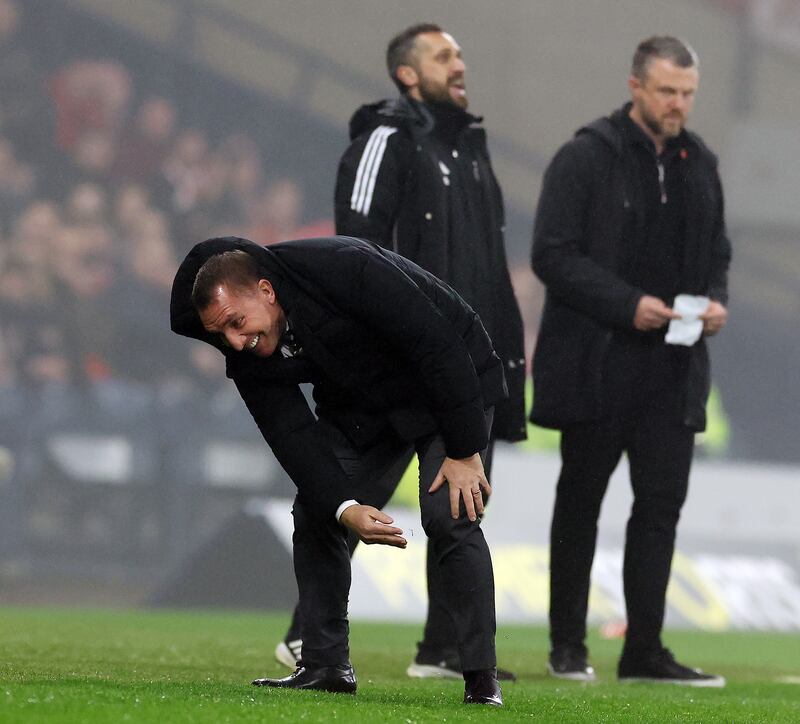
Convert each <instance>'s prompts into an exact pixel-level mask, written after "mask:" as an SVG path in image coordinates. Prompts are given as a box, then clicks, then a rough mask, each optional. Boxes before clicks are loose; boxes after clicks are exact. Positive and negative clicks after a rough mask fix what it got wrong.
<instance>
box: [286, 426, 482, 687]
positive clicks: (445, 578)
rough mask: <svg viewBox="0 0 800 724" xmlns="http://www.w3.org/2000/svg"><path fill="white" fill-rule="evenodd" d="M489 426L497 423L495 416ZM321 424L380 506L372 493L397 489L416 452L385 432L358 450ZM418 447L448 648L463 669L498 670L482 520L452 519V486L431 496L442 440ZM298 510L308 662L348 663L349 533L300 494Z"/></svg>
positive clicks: (363, 496)
mask: <svg viewBox="0 0 800 724" xmlns="http://www.w3.org/2000/svg"><path fill="white" fill-rule="evenodd" d="M487 423H488V424H489V425H490V424H491V413H489V414H488V415H487ZM319 424H322V425H324V429H325V430H326V433H327V436H328V437H329V439H330V440H331V444H332V446H333V448H334V450H335V453H336V456H337V457H338V458H339V461H340V463H341V464H342V467H343V468H344V469H345V471H346V472H347V473H348V474H349V475H350V476H351V477H353V478H355V479H357V480H358V481H359V488H360V490H361V491H362V492H361V493H360V494H359V496H358V497H359V500H361V501H362V502H365V503H369V504H372V505H374V504H375V502H377V501H375V498H374V497H373V496H371V495H370V491H371V490H372V489H373V488H376V489H385V488H386V484H385V482H384V481H385V479H386V478H388V479H390V480H393V481H394V485H395V486H396V482H397V480H398V479H399V477H400V476H401V475H402V472H403V470H404V469H405V466H406V465H407V464H408V460H409V456H410V450H411V449H410V448H409V444H408V443H407V442H405V441H403V440H401V439H399V438H397V437H395V436H393V435H385V436H384V437H383V438H381V440H380V441H379V442H378V443H377V444H375V445H373V446H372V447H371V448H369V449H368V450H359V451H356V450H355V449H354V448H353V447H352V446H351V445H350V444H349V443H348V442H347V440H346V439H345V438H344V436H343V435H341V433H340V432H339V431H338V430H336V429H335V428H333V427H331V426H328V425H325V423H319ZM415 448H416V452H417V455H418V456H419V461H420V508H421V514H422V527H423V529H424V530H425V533H426V535H427V536H428V550H429V557H430V558H431V559H432V564H431V565H432V566H434V567H435V569H436V571H437V572H438V574H439V577H438V578H437V583H436V590H438V591H439V593H440V595H441V597H442V599H443V609H444V612H445V615H446V616H447V618H448V622H449V623H450V625H451V627H452V629H451V630H453V631H454V639H453V640H451V641H449V642H448V643H449V644H450V645H452V643H453V641H455V643H456V649H457V653H458V655H459V657H460V659H461V663H462V666H463V668H464V670H466V671H470V670H477V669H489V668H492V667H494V666H495V665H496V661H495V648H494V637H495V609H494V576H493V572H492V561H491V556H490V554H489V548H488V546H487V544H486V540H485V539H484V537H483V532H482V530H481V528H480V524H479V522H471V521H469V519H468V518H467V517H466V515H465V514H463V512H462V515H461V516H460V517H459V518H458V519H457V520H453V519H452V517H451V516H450V498H449V491H448V486H447V485H446V484H445V485H443V486H442V487H441V488H439V490H437V491H436V492H435V493H433V494H430V493H428V488H429V487H430V485H431V484H432V482H433V480H434V478H435V476H436V474H437V473H438V471H439V468H440V467H441V465H442V462H443V461H444V458H445V450H444V443H443V441H442V438H441V437H440V436H439V435H429V436H426V437H424V438H421V439H420V440H417V441H416V445H415ZM391 490H392V491H393V490H394V487H392V488H391ZM370 498H372V499H370ZM383 502H384V503H385V500H384V501H383ZM376 507H377V506H376ZM292 512H293V515H294V522H295V532H294V536H293V544H294V565H295V576H296V578H297V585H298V590H299V593H300V601H299V604H298V614H299V619H300V620H301V621H302V628H301V634H302V639H303V651H302V659H303V664H304V665H305V666H309V667H317V666H327V665H335V664H342V663H345V662H346V661H348V660H349V649H348V623H347V599H348V593H349V589H350V551H349V550H348V546H347V543H346V535H345V529H344V528H343V527H342V526H340V525H339V524H338V523H337V522H336V521H334V520H330V521H324V522H323V523H320V522H319V521H318V520H315V519H314V518H312V517H310V516H309V515H308V513H307V512H306V511H305V510H304V508H303V504H302V501H301V500H300V498H299V497H298V498H296V499H295V504H294V507H293V510H292ZM295 618H296V619H297V618H298V616H296V617H295Z"/></svg>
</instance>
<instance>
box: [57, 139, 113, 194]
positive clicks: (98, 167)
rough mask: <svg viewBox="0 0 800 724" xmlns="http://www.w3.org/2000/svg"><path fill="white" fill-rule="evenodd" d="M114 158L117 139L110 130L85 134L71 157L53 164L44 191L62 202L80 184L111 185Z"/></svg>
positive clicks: (70, 153) (67, 155) (72, 150)
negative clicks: (115, 139) (110, 176)
mask: <svg viewBox="0 0 800 724" xmlns="http://www.w3.org/2000/svg"><path fill="white" fill-rule="evenodd" d="M114 155H115V145H114V137H113V136H112V135H111V134H110V133H109V132H108V131H102V130H88V131H85V132H84V133H82V134H81V135H80V136H79V137H78V138H77V139H76V141H75V143H74V144H73V145H72V149H71V151H70V152H69V153H68V154H64V155H61V156H59V158H58V159H57V160H53V161H51V162H50V169H51V173H50V174H48V177H47V179H46V180H45V182H44V183H43V184H42V187H43V191H44V192H45V194H46V195H47V196H48V197H49V198H53V199H59V200H61V199H63V198H64V197H65V194H68V193H69V191H70V189H71V188H72V187H73V186H75V185H76V184H80V183H84V182H91V183H97V184H102V185H105V184H107V183H108V181H109V173H110V171H111V164H112V163H113V162H114Z"/></svg>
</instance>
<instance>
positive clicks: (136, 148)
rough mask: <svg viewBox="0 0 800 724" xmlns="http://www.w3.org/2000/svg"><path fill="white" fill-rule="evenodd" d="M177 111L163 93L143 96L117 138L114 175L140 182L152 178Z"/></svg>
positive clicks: (162, 155)
mask: <svg viewBox="0 0 800 724" xmlns="http://www.w3.org/2000/svg"><path fill="white" fill-rule="evenodd" d="M177 115H178V114H177V110H176V109H175V105H174V104H173V102H172V101H171V100H169V99H167V98H164V97H162V96H149V97H148V98H145V100H144V101H143V102H142V104H141V106H139V110H138V111H137V113H136V116H135V117H134V119H133V123H132V124H131V125H130V126H129V127H128V128H127V129H126V130H125V131H124V132H123V134H122V136H121V137H120V139H119V143H118V144H117V156H116V158H115V159H114V166H113V171H112V174H113V176H114V177H115V178H116V179H121V180H125V181H141V182H147V181H150V180H152V179H153V178H155V176H156V174H157V173H158V170H159V168H160V167H161V164H162V163H163V160H164V156H165V154H166V152H167V149H168V148H169V143H170V141H171V139H172V135H173V133H174V131H175V124H176V121H177Z"/></svg>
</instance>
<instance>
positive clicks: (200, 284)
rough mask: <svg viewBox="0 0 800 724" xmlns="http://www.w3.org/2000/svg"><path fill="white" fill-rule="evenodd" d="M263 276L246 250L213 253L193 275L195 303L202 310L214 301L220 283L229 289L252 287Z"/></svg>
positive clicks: (195, 306) (256, 263)
mask: <svg viewBox="0 0 800 724" xmlns="http://www.w3.org/2000/svg"><path fill="white" fill-rule="evenodd" d="M263 278H264V274H263V273H262V269H261V267H260V266H259V265H258V262H257V261H256V260H255V259H254V258H253V257H252V256H251V255H250V254H248V253H247V252H246V251H242V250H241V249H235V250H233V251H223V252H222V253H220V254H214V256H211V257H209V258H208V259H206V261H205V263H204V264H203V266H201V267H200V271H198V272H197V275H196V276H195V278H194V284H193V285H192V304H193V305H194V308H195V309H197V310H198V311H203V310H204V309H207V308H208V306H209V305H210V304H211V302H213V301H214V296H215V294H216V291H217V289H218V288H219V287H220V286H221V285H225V286H226V287H228V289H236V290H242V289H251V288H252V287H253V286H255V285H257V284H258V281H259V279H263Z"/></svg>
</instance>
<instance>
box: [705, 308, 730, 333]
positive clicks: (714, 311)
mask: <svg viewBox="0 0 800 724" xmlns="http://www.w3.org/2000/svg"><path fill="white" fill-rule="evenodd" d="M700 319H702V320H703V333H704V334H706V335H707V336H709V337H710V336H712V335H714V334H716V333H717V332H719V330H720V329H722V328H723V327H724V326H725V323H726V322H727V321H728V310H727V309H726V308H725V307H724V306H723V305H722V304H720V303H719V302H716V301H714V300H713V299H712V300H711V301H710V302H709V303H708V307H707V308H706V311H705V312H703V313H702V314H701V315H700Z"/></svg>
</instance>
